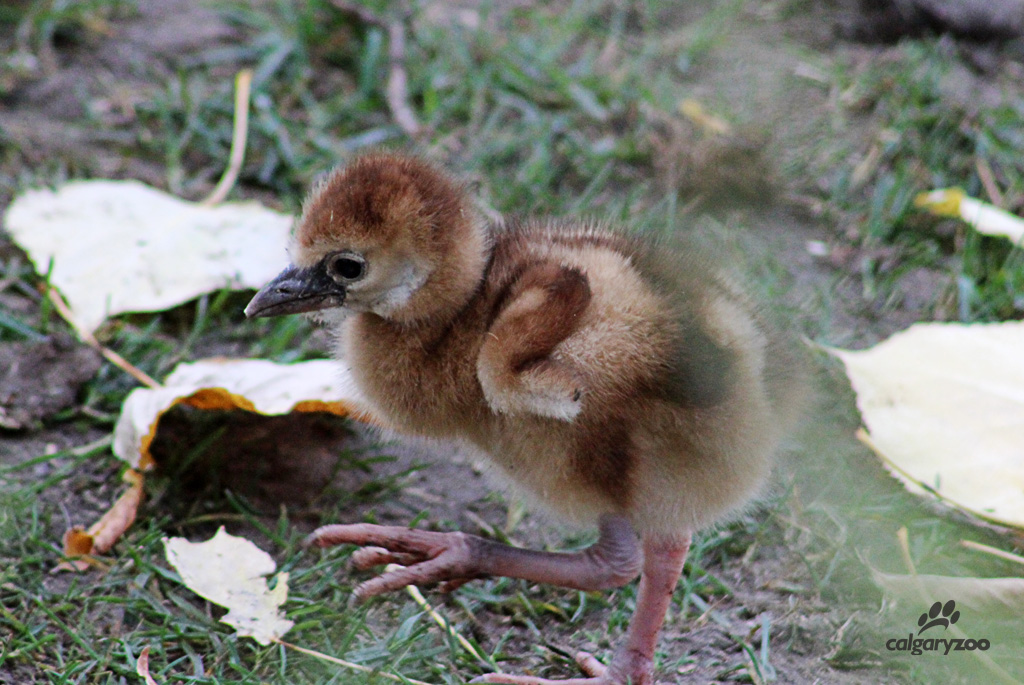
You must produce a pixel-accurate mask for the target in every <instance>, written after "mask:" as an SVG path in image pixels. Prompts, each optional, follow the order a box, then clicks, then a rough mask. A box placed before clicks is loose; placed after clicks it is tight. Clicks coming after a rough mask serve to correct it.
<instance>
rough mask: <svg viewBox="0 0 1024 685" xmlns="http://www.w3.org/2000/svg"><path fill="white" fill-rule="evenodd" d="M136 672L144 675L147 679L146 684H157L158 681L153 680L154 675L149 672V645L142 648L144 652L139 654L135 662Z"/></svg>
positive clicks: (144, 678)
mask: <svg viewBox="0 0 1024 685" xmlns="http://www.w3.org/2000/svg"><path fill="white" fill-rule="evenodd" d="M135 673H136V674H138V675H139V676H141V677H142V679H143V680H145V681H146V685H157V682H156V681H155V680H153V676H151V675H150V674H149V646H148V645H147V646H145V647H143V648H142V653H141V654H139V658H138V661H136V662H135Z"/></svg>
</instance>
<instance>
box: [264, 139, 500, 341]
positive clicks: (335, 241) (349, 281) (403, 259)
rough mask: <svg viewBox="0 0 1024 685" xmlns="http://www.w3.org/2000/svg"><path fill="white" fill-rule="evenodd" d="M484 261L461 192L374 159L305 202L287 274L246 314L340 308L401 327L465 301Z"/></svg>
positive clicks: (428, 172) (397, 163)
mask: <svg viewBox="0 0 1024 685" xmlns="http://www.w3.org/2000/svg"><path fill="white" fill-rule="evenodd" d="M486 253H487V236H486V231H485V229H484V227H483V225H482V223H481V222H480V220H479V219H478V217H477V216H476V214H475V213H474V211H473V208H472V204H471V203H470V201H469V200H468V199H467V198H466V196H465V194H464V192H463V190H462V188H460V187H459V186H458V185H457V184H456V183H454V182H453V181H452V180H451V179H449V178H448V177H447V176H446V175H445V174H444V173H443V172H441V171H440V170H438V169H436V168H435V167H433V166H431V165H429V164H427V163H425V162H423V161H421V160H418V159H414V158H410V157H403V156H400V155H394V154H384V153H378V154H371V155H367V156H364V157H360V158H358V159H356V160H355V161H353V162H352V163H350V164H348V165H347V166H345V167H342V168H339V169H337V170H336V171H334V172H333V173H331V174H330V176H328V177H327V179H326V180H325V181H323V182H322V183H320V184H319V185H318V186H317V187H316V188H315V189H314V190H313V191H312V193H310V196H309V197H308V198H307V200H306V202H305V205H304V207H303V212H302V217H301V218H300V219H299V222H298V225H297V226H296V228H295V232H294V234H293V236H292V240H291V245H290V247H289V255H290V257H291V260H292V265H291V266H289V267H288V268H287V269H285V270H284V271H283V272H282V273H281V274H280V275H279V276H278V277H277V278H275V279H274V280H273V281H271V282H270V283H268V284H267V285H266V286H264V288H263V289H262V290H260V292H258V293H257V294H256V297H254V298H253V300H252V302H250V303H249V306H248V307H246V310H245V311H246V315H247V316H250V317H254V316H276V315H279V314H294V313H298V312H310V311H318V310H324V309H329V308H334V307H345V308H346V309H348V310H351V311H354V312H371V313H374V314H377V315H379V316H381V317H384V318H386V319H390V320H393V321H395V322H398V323H403V324H411V323H415V322H420V321H425V320H432V319H433V320H437V319H444V318H446V317H447V316H450V315H451V314H452V313H454V312H455V311H457V310H458V309H459V308H460V307H462V306H463V305H464V304H465V302H466V301H467V300H468V299H469V298H470V297H471V296H472V294H473V292H474V290H475V289H476V287H477V285H478V283H479V281H480V279H481V277H482V275H483V271H484V265H485V263H486Z"/></svg>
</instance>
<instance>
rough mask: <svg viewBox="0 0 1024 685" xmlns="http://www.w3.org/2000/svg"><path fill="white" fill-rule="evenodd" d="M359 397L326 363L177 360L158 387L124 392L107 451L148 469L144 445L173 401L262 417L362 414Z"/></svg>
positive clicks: (149, 458) (150, 462) (349, 382)
mask: <svg viewBox="0 0 1024 685" xmlns="http://www.w3.org/2000/svg"><path fill="white" fill-rule="evenodd" d="M361 401H362V395H361V394H360V393H359V392H358V390H356V387H355V384H354V383H353V382H352V380H351V378H350V377H349V376H348V375H347V373H346V371H345V370H344V368H343V367H342V366H341V365H339V364H337V363H336V362H332V361H326V360H322V361H309V362H302V363H298V364H276V363H274V362H269V361H263V360H256V359H208V360H204V361H198V362H191V363H187V364H179V365H178V366H177V367H176V368H175V369H174V371H173V372H171V374H170V375H169V376H168V377H167V379H166V381H164V385H163V387H160V388H136V389H135V390H133V391H132V392H131V394H129V395H128V398H127V399H126V400H125V402H124V405H123V407H122V409H121V416H120V417H119V418H118V421H117V425H116V426H115V428H114V446H113V450H114V454H115V455H117V456H118V457H120V458H121V459H123V460H125V461H126V462H128V463H129V464H130V465H131V466H132V467H134V468H139V469H143V470H145V469H148V468H150V467H151V466H152V465H153V459H152V456H151V455H150V445H151V444H152V442H153V438H154V436H155V435H156V430H157V426H158V424H159V422H160V417H161V416H162V415H163V414H164V413H165V412H166V411H168V410H169V409H171V407H173V406H175V405H177V404H185V405H188V406H192V407H196V408H198V409H244V410H246V411H252V412H258V413H260V414H268V415H274V414H287V413H289V412H292V411H300V412H327V413H332V414H337V415H339V416H349V415H352V416H354V417H355V418H365V414H364V413H363V412H362V411H361V410H360V404H361Z"/></svg>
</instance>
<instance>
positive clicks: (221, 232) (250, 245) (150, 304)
mask: <svg viewBox="0 0 1024 685" xmlns="http://www.w3.org/2000/svg"><path fill="white" fill-rule="evenodd" d="M291 223H292V217H290V216H288V215H286V214H282V213H280V212H275V211H273V210H270V209H267V208H265V207H262V206H260V205H258V204H256V203H253V202H240V203H227V204H223V205H219V206H216V207H204V206H201V205H199V204H196V203H193V202H187V201H185V200H180V199H178V198H176V197H174V196H172V195H168V194H167V193H164V192H161V191H159V190H156V189H155V188H151V187H149V186H146V185H144V184H142V183H139V182H137V181H76V182H72V183H68V184H66V185H64V186H62V187H61V188H59V189H58V190H56V191H52V190H31V191H28V192H26V193H24V194H22V195H20V196H19V197H17V198H15V200H14V201H13V202H12V203H11V205H10V207H9V208H8V210H7V213H6V216H5V219H4V225H5V227H6V229H7V230H8V231H9V232H10V234H11V236H12V237H13V238H14V241H15V242H16V243H18V244H19V245H20V246H21V247H22V248H23V249H24V250H25V252H27V253H28V256H29V258H30V259H31V260H32V262H33V263H34V264H35V267H36V271H38V272H39V273H40V274H45V273H47V270H48V269H49V265H50V262H51V260H52V261H53V270H52V272H51V273H50V284H51V285H53V286H55V287H56V288H58V289H59V290H60V291H61V292H62V293H63V294H64V296H65V298H66V299H67V301H68V304H69V305H70V307H71V311H72V313H73V315H74V320H75V323H76V324H77V325H78V326H79V327H81V328H82V329H84V330H88V331H92V330H95V329H96V328H97V327H98V326H99V325H100V324H102V323H103V321H104V320H105V319H106V318H107V317H110V316H113V315H115V314H119V313H122V312H143V311H146V312H148V311H159V310H163V309H167V308H168V307H172V306H175V305H178V304H181V303H183V302H186V301H188V300H190V299H192V298H194V297H197V296H199V295H201V294H203V293H205V292H210V291H213V290H219V289H221V288H224V287H233V288H240V289H243V288H259V287H262V286H263V284H265V283H266V282H267V281H268V280H270V279H271V278H273V277H274V276H275V275H276V274H277V272H278V271H279V270H280V267H281V263H282V258H283V256H284V254H285V246H286V242H287V238H288V229H289V227H290V226H291Z"/></svg>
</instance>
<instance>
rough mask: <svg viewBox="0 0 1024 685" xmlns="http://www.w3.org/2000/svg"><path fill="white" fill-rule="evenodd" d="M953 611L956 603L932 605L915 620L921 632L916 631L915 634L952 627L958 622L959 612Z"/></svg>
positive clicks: (950, 601) (951, 601)
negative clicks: (940, 627)
mask: <svg viewBox="0 0 1024 685" xmlns="http://www.w3.org/2000/svg"><path fill="white" fill-rule="evenodd" d="M955 609H956V602H954V601H953V600H949V601H948V602H946V603H945V604H943V603H942V602H936V603H935V604H932V608H931V609H929V610H928V611H926V612H924V613H923V614H921V618H919V619H917V625H919V626H921V630H919V631H917V634H918V635H920V634H921V633H923V632H924V631H926V630H928V629H929V628H934V627H935V626H942V627H943V628H948V627H949V626H951V625H953V624H954V623H956V622H957V621H959V620H960V612H959V611H956V610H955ZM940 614H941V615H940Z"/></svg>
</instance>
